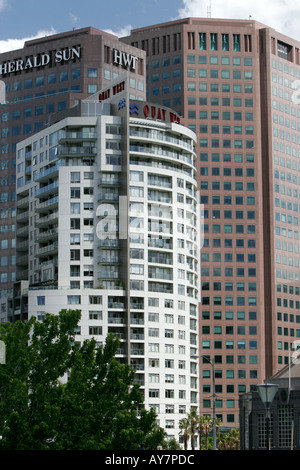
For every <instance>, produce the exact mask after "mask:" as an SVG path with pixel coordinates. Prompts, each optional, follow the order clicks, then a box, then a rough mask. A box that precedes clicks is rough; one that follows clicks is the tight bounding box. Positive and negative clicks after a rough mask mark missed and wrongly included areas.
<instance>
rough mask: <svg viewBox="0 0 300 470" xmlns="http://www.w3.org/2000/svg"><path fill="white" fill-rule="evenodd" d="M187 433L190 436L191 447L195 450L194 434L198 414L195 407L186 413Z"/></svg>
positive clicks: (197, 422)
mask: <svg viewBox="0 0 300 470" xmlns="http://www.w3.org/2000/svg"><path fill="white" fill-rule="evenodd" d="M188 422H189V434H190V436H191V448H192V450H195V434H196V431H197V427H198V424H199V416H198V414H197V411H196V410H195V409H191V410H190V412H189V414H188Z"/></svg>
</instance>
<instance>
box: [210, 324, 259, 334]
mask: <svg viewBox="0 0 300 470" xmlns="http://www.w3.org/2000/svg"><path fill="white" fill-rule="evenodd" d="M201 333H202V335H210V334H214V335H222V334H226V335H233V334H235V333H237V334H238V335H245V334H248V335H257V326H255V325H250V326H248V328H246V327H245V325H237V326H233V325H228V326H225V327H224V328H223V327H222V326H221V325H215V326H214V327H213V328H211V327H210V326H209V325H205V326H202V328H201Z"/></svg>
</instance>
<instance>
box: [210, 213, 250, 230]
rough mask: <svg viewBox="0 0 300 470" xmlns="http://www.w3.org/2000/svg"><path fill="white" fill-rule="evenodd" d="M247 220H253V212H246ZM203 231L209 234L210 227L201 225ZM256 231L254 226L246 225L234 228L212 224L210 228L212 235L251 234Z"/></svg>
mask: <svg viewBox="0 0 300 470" xmlns="http://www.w3.org/2000/svg"><path fill="white" fill-rule="evenodd" d="M247 219H250V220H251V219H252V220H254V219H255V211H247ZM203 231H204V233H209V232H210V227H209V224H204V225H203ZM255 231H256V226H255V225H247V226H244V225H242V224H239V225H236V226H235V227H234V226H233V225H231V224H225V225H221V224H212V226H211V232H212V233H234V232H235V233H237V234H241V233H250V234H253V233H255Z"/></svg>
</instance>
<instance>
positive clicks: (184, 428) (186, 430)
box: [179, 418, 190, 450]
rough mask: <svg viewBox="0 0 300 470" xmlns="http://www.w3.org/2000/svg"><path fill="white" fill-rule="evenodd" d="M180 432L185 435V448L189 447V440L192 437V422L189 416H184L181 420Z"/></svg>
mask: <svg viewBox="0 0 300 470" xmlns="http://www.w3.org/2000/svg"><path fill="white" fill-rule="evenodd" d="M179 429H180V434H181V435H182V436H183V446H184V450H187V448H188V442H189V438H190V423H189V420H188V418H182V419H181V420H180V421H179Z"/></svg>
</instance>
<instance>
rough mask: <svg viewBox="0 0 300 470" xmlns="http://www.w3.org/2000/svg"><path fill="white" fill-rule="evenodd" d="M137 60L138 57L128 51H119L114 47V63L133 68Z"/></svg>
mask: <svg viewBox="0 0 300 470" xmlns="http://www.w3.org/2000/svg"><path fill="white" fill-rule="evenodd" d="M137 61H138V57H136V56H134V55H131V54H128V52H120V51H118V50H117V49H114V64H117V65H121V66H124V67H125V68H130V69H133V70H135V69H136V63H137Z"/></svg>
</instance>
